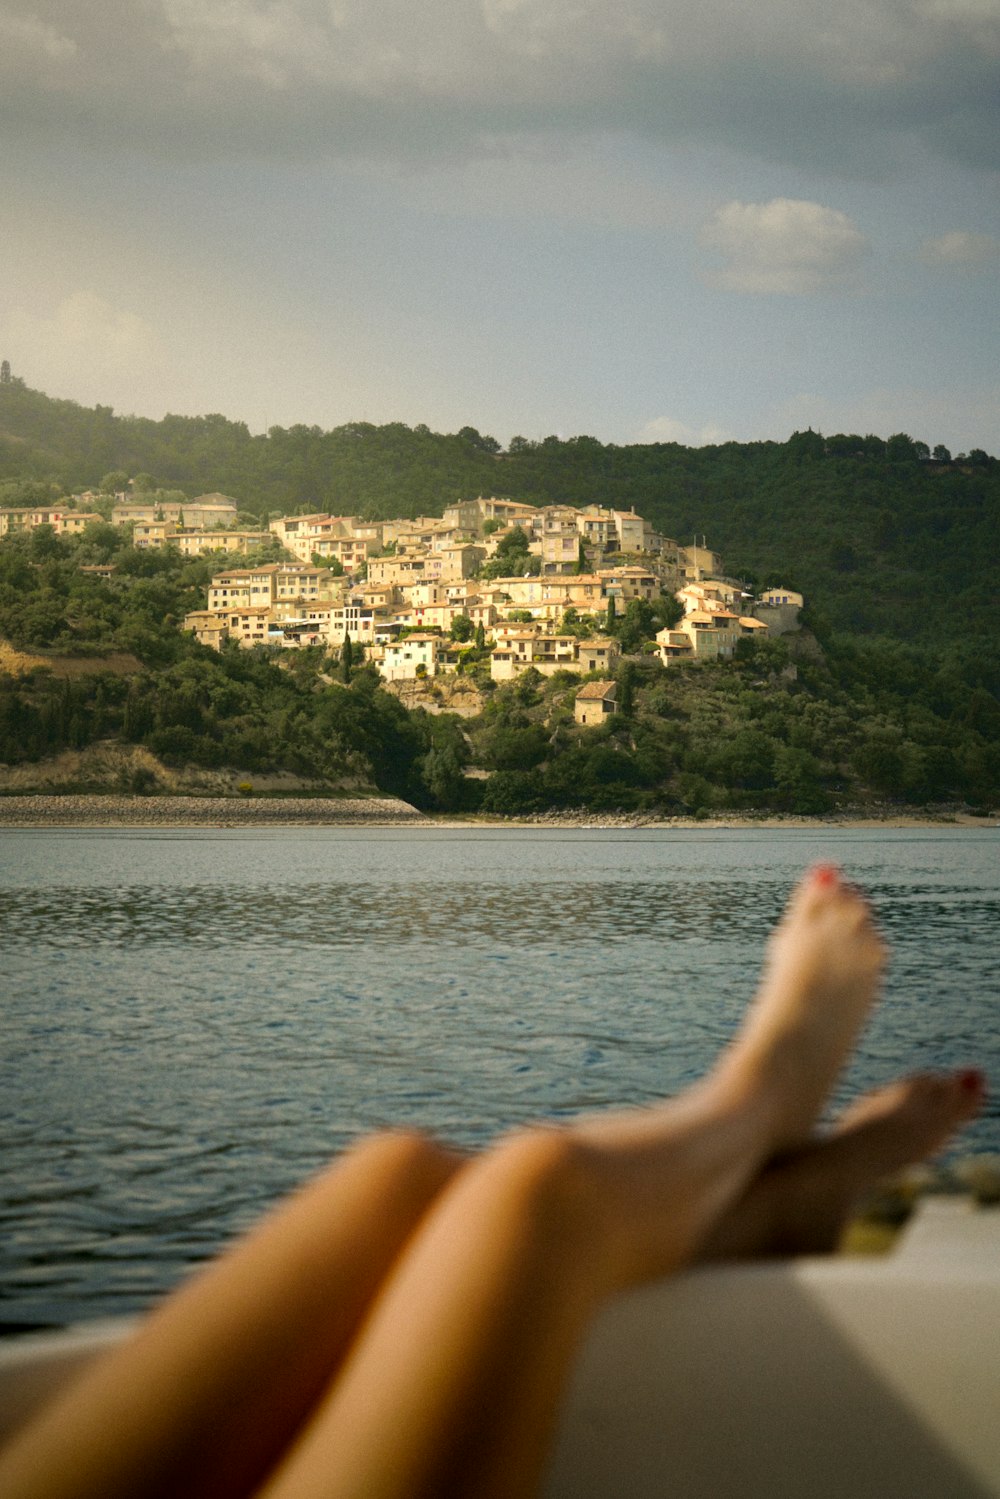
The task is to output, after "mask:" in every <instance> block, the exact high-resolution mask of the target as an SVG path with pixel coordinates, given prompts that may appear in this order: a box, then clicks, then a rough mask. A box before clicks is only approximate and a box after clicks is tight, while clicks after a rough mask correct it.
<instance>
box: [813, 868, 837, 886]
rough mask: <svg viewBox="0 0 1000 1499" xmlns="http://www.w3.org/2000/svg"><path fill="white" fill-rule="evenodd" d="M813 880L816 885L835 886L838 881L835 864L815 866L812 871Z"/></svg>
mask: <svg viewBox="0 0 1000 1499" xmlns="http://www.w3.org/2000/svg"><path fill="white" fill-rule="evenodd" d="M813 879H814V880H815V881H816V883H817V885H835V884H836V883H837V881H838V880H839V879H840V870H839V869H838V868H837V866H836V864H817V865H816V868H815V869H814V870H813Z"/></svg>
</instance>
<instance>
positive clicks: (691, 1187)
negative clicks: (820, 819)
mask: <svg viewBox="0 0 1000 1499" xmlns="http://www.w3.org/2000/svg"><path fill="white" fill-rule="evenodd" d="M882 960H883V950H882V945H881V943H880V941H879V939H878V937H877V936H876V934H875V932H874V929H873V927H872V925H871V920H870V915H869V912H868V908H867V906H866V905H865V903H864V902H863V901H862V899H861V898H860V896H858V895H857V894H856V893H855V892H854V891H853V890H851V889H850V887H848V886H846V885H844V884H843V883H842V882H841V881H840V880H839V878H838V877H837V876H836V874H835V873H834V872H833V871H829V870H819V871H816V872H814V873H813V875H811V876H810V877H808V878H807V879H806V881H804V882H803V885H802V886H801V887H800V889H799V890H798V891H797V893H796V895H795V897H794V898H793V900H792V902H791V904H790V907H789V912H788V914H787V915H786V917H785V919H784V921H783V922H782V924H781V927H780V928H779V929H778V932H777V933H776V935H775V938H774V940H773V941H772V945H771V950H770V957H769V962H768V965H767V967H766V969H765V975H764V979H763V982H762V985H761V988H760V991H759V993H758V995H757V998H756V1000H755V1002H754V1004H753V1006H752V1007H751V1011H750V1014H749V1016H748V1019H747V1022H746V1025H745V1026H744V1028H743V1030H742V1032H741V1033H740V1035H739V1036H738V1037H737V1039H736V1041H735V1042H734V1043H733V1045H732V1046H731V1047H730V1048H729V1050H728V1051H727V1052H726V1053H725V1054H724V1056H723V1058H722V1059H721V1061H720V1063H719V1065H718V1066H717V1067H716V1069H715V1070H714V1071H713V1073H712V1074H711V1075H710V1076H709V1077H708V1078H707V1079H705V1080H704V1081H703V1082H702V1083H700V1084H698V1085H697V1086H696V1087H694V1088H692V1089H691V1090H690V1091H689V1092H687V1093H686V1094H684V1095H683V1096H682V1097H681V1098H679V1099H677V1100H674V1101H671V1102H668V1103H665V1104H663V1105H660V1106H657V1107H654V1108H652V1109H641V1110H628V1111H625V1112H623V1113H619V1114H613V1115H599V1116H595V1117H593V1118H584V1119H583V1120H581V1121H579V1122H578V1123H577V1124H575V1125H573V1126H570V1127H569V1128H567V1129H564V1130H535V1131H529V1132H527V1133H525V1134H523V1135H521V1136H518V1137H515V1138H513V1139H511V1140H509V1141H507V1142H505V1143H503V1144H501V1145H500V1146H499V1147H497V1148H496V1149H495V1150H493V1151H491V1152H489V1153H488V1154H487V1155H486V1156H484V1157H482V1158H480V1159H479V1160H478V1161H476V1162H473V1163H471V1164H470V1165H468V1166H467V1167H466V1168H465V1169H464V1170H463V1171H462V1172H460V1173H459V1174H458V1175H457V1176H456V1177H455V1178H454V1179H453V1180H452V1182H451V1183H450V1185H449V1186H448V1187H447V1188H446V1189H445V1190H444V1191H443V1192H442V1193H441V1195H440V1196H439V1198H438V1199H437V1200H436V1202H435V1205H434V1208H433V1210H432V1211H431V1212H430V1213H428V1214H427V1216H426V1217H425V1219H424V1220H423V1222H422V1224H421V1225H420V1228H419V1229H418V1231H417V1232H416V1233H415V1234H414V1236H413V1239H412V1240H411V1241H410V1244H409V1246H408V1247H407V1250H406V1252H405V1254H404V1255H402V1256H401V1257H400V1259H399V1260H398V1261H397V1263H396V1265H395V1267H394V1268H393V1270H392V1272H391V1273H390V1275H389V1276H388V1277H387V1280H386V1283H385V1285H384V1287H383V1289H382V1292H381V1294H380V1296H379V1297H378V1298H377V1300H376V1302H375V1303H374V1306H373V1308H372V1312H371V1316H370V1318H369V1320H368V1322H367V1323H366V1325H365V1327H364V1328H363V1330H362V1332H361V1335H360V1337H359V1338H358V1339H357V1341H356V1343H355V1345H354V1347H353V1349H352V1351H351V1354H350V1356H349V1358H348V1360H347V1362H346V1363H345V1364H344V1366H343V1368H342V1369H341V1371H340V1374H339V1376H338V1378H337V1380H336V1381H335V1382H334V1383H333V1384H332V1386H331V1388H330V1391H329V1393H328V1396H327V1398H326V1399H325V1400H324V1401H323V1402H322V1403H321V1404H320V1405H319V1407H318V1408H317V1411H316V1413H315V1415H314V1417H313V1419H312V1420H311V1421H310V1422H309V1424H308V1426H307V1427H306V1428H305V1430H304V1431H303V1433H302V1435H301V1437H300V1439H299V1441H298V1442H297V1443H296V1444H295V1446H294V1447H293V1449H292V1451H291V1453H290V1454H289V1456H288V1458H287V1460H286V1462H285V1463H284V1464H282V1466H281V1467H280V1468H279V1470H278V1471H277V1473H276V1474H275V1476H274V1479H273V1480H272V1482H271V1483H269V1484H268V1485H266V1487H265V1489H264V1493H265V1494H266V1495H267V1496H268V1499H341V1496H348V1495H350V1496H357V1499H402V1496H406V1499H416V1496H425V1495H426V1496H431V1495H433V1496H435V1499H446V1496H449V1495H455V1496H458V1495H461V1496H464V1499H471V1496H513V1495H526V1494H530V1493H532V1492H533V1491H534V1489H535V1486H536V1485H537V1482H538V1480H539V1477H540V1474H541V1472H542V1469H543V1465H544V1460H545V1456H546V1453H547V1450H548V1443H549V1437H550V1432H551V1428H552V1425H553V1422H554V1419H555V1415H556V1411H557V1408H558V1400H559V1396H560V1394H561V1392H562V1389H563V1386H564V1383H565V1379H566V1376H567V1373H568V1370H569V1368H570V1365H571V1362H572V1359H573V1357H574V1354H575V1352H576V1349H577V1347H578V1344H579V1340H580V1338H581V1336H582V1333H583V1332H584V1330H585V1328H586V1326H587V1324H588V1322H589V1320H590V1318H591V1316H592V1315H593V1313H594V1311H595V1309H596V1308H597V1306H598V1305H599V1304H600V1303H601V1302H602V1301H603V1300H604V1299H605V1298H606V1297H608V1296H609V1295H611V1294H613V1293H614V1292H616V1291H619V1290H622V1289H624V1288H626V1287H628V1286H630V1285H634V1284H636V1283H638V1282H640V1281H642V1280H646V1279H649V1278H650V1277H653V1276H657V1275H662V1274H666V1273H669V1272H670V1271H671V1270H675V1269H677V1268H678V1267H679V1266H680V1265H682V1264H683V1263H685V1262H686V1261H687V1260H689V1259H690V1258H691V1256H692V1255H693V1253H694V1252H695V1250H696V1248H697V1246H698V1244H699V1242H700V1241H701V1240H702V1239H703V1238H704V1236H705V1235H706V1234H707V1233H708V1232H709V1231H710V1229H711V1227H712V1226H713V1225H714V1223H715V1222H717V1221H718V1219H719V1218H720V1216H721V1215H722V1214H723V1213H724V1212H725V1210H726V1209H727V1208H728V1207H729V1206H730V1204H732V1203H733V1202H734V1201H735V1200H736V1199H737V1198H738V1197H739V1196H740V1195H741V1193H742V1192H743V1191H745V1189H746V1187H747V1186H748V1184H749V1182H750V1180H751V1179H752V1177H753V1176H754V1175H755V1174H756V1173H757V1172H758V1171H759V1170H760V1169H761V1167H762V1166H763V1165H764V1163H765V1162H766V1161H767V1160H768V1159H769V1158H770V1157H771V1156H772V1155H773V1154H774V1153H775V1152H776V1151H780V1150H786V1149H788V1148H790V1147H792V1146H793V1145H797V1144H800V1143H801V1142H802V1140H803V1139H804V1137H805V1135H806V1134H807V1132H808V1131H809V1129H810V1128H811V1126H812V1124H813V1121H814V1119H815V1115H816V1113H817V1112H818V1110H819V1108H820V1107H821V1105H822V1103H823V1101H824V1099H825V1097H826V1095H827V1093H828V1091H829V1089H830V1087H831V1085H832V1083H833V1080H834V1078H835V1076H836V1074H837V1073H838V1072H839V1070H840V1067H841V1065H842V1063H843V1062H844V1060H845V1058H846V1056H847V1054H848V1052H849V1050H850V1047H851V1045H852V1043H853V1041H854V1038H855V1036H856V1034H857V1031H858V1029H859V1027H860V1025H861V1023H862V1022H863V1020H864V1018H865V1016H866V1014H867V1012H868V1009H869V1007H870V1005H871V1003H872V1001H873V999H874V996H875V992H876V989H877V986H878V981H879V977H880V972H881V967H882Z"/></svg>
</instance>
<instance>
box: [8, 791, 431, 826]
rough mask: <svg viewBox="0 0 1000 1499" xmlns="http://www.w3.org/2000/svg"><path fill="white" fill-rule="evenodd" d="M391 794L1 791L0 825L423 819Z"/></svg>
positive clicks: (373, 823) (370, 822)
mask: <svg viewBox="0 0 1000 1499" xmlns="http://www.w3.org/2000/svg"><path fill="white" fill-rule="evenodd" d="M426 820H427V819H426V818H425V817H424V815H423V813H422V812H418V811H417V809H416V807H411V806H410V805H409V803H408V802H402V801H398V800H397V799H396V798H395V797H391V796H376V797H353V798H348V797H318V796H315V797H314V796H303V797H290V796H289V797H284V796H282V797H264V796H246V797H235V796H0V827H13V828H30V827H131V828H144V827H168V828H184V827H225V828H235V827H260V826H262V825H265V826H266V825H272V826H287V825H288V824H290V823H299V824H305V825H311V826H324V825H326V826H341V825H345V824H351V823H359V824H360V823H364V824H365V826H367V827H378V826H380V825H383V824H384V825H386V826H391V825H396V824H399V823H422V822H426Z"/></svg>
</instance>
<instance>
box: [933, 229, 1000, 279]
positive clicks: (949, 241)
mask: <svg viewBox="0 0 1000 1499" xmlns="http://www.w3.org/2000/svg"><path fill="white" fill-rule="evenodd" d="M920 253H921V257H922V259H924V260H926V261H927V263H928V265H935V266H941V267H944V268H950V267H956V268H958V269H960V270H979V269H981V268H985V267H987V266H992V265H995V264H996V262H997V261H998V260H1000V239H998V238H997V236H996V235H995V234H976V233H973V232H972V231H971V230H968V229H952V230H951V231H950V232H949V233H948V234H939V235H938V236H937V237H936V238H934V239H926V240H924V242H923V244H922V245H921V247H920Z"/></svg>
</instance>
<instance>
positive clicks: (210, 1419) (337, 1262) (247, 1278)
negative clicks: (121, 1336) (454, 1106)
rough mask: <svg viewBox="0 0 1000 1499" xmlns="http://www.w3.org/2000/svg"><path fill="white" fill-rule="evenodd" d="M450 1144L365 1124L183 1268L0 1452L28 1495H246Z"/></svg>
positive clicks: (412, 1222) (339, 1343) (128, 1498)
mask: <svg viewBox="0 0 1000 1499" xmlns="http://www.w3.org/2000/svg"><path fill="white" fill-rule="evenodd" d="M462 1159H463V1158H462V1157H461V1156H458V1155H456V1154H453V1153H451V1152H448V1151H444V1150H442V1149H440V1148H439V1147H438V1146H436V1145H434V1144H432V1143H431V1142H430V1141H427V1140H424V1139H422V1138H421V1137H419V1136H414V1135H405V1134H387V1135H379V1136H375V1137H373V1138H372V1139H370V1140H367V1141H365V1142H364V1143H362V1144H361V1145H359V1146H356V1147H355V1148H354V1149H352V1150H350V1151H348V1152H347V1154H346V1155H345V1156H343V1157H342V1158H341V1159H340V1160H339V1161H338V1162H337V1163H336V1164H335V1165H334V1166H333V1167H332V1168H331V1169H330V1170H328V1171H325V1172H324V1173H323V1174H322V1175H321V1176H319V1177H318V1178H317V1179H316V1180H314V1181H312V1182H310V1183H308V1184H307V1185H306V1186H305V1187H304V1188H302V1189H300V1191H298V1192H297V1193H296V1194H295V1195H294V1196H293V1197H292V1198H290V1199H289V1200H288V1201H287V1202H286V1203H285V1204H284V1205H283V1206H282V1207H280V1208H279V1209H278V1210H277V1211H276V1212H275V1213H273V1214H271V1215H270V1216H269V1217H268V1218H266V1219H265V1220H264V1221H263V1223H262V1224H261V1225H260V1226H259V1227H258V1228H257V1229H256V1230H255V1231H254V1232H253V1233H251V1234H250V1235H249V1236H248V1237H247V1238H246V1239H245V1240H244V1241H243V1242H241V1243H240V1244H239V1245H237V1246H236V1248H235V1249H234V1250H232V1251H230V1252H229V1253H228V1254H226V1255H224V1256H223V1257H222V1258H221V1259H219V1260H217V1261H215V1262H214V1263H213V1264H211V1265H210V1266H208V1267H207V1268H206V1269H205V1270H203V1271H202V1272H200V1273H199V1274H197V1275H196V1276H195V1277H194V1278H193V1279H192V1280H191V1281H190V1282H189V1283H188V1284H187V1285H186V1286H185V1287H183V1288H182V1289H181V1290H180V1291H179V1292H177V1293H176V1294H175V1295H173V1296H172V1297H171V1298H170V1299H169V1300H168V1301H166V1302H165V1303H164V1305H163V1306H162V1307H161V1308H160V1309H159V1310H158V1311H157V1312H155V1313H154V1314H153V1315H152V1316H151V1317H150V1318H149V1320H148V1321H147V1322H146V1323H145V1324H144V1325H143V1327H142V1328H141V1330H140V1331H139V1333H138V1334H137V1335H136V1336H135V1337H134V1338H132V1339H131V1340H130V1341H129V1342H128V1343H126V1344H124V1345H122V1347H121V1348H119V1349H116V1350H115V1351H114V1353H112V1354H110V1355H108V1356H106V1357H105V1358H103V1359H102V1360H101V1361H100V1363H99V1364H98V1365H96V1366H95V1368H94V1369H93V1370H92V1371H91V1372H90V1373H89V1374H88V1375H86V1376H84V1378H83V1379H82V1380H81V1381H80V1382H79V1384H77V1385H75V1386H74V1387H72V1388H71V1389H70V1390H69V1391H68V1392H67V1395H66V1396H65V1397H64V1398H61V1399H59V1400H57V1401H56V1402H55V1404H54V1405H53V1406H52V1407H51V1408H50V1409H49V1410H47V1411H46V1412H44V1413H43V1414H42V1416H41V1417H40V1418H39V1419H38V1420H37V1421H36V1422H35V1423H34V1424H33V1425H31V1426H30V1427H29V1428H28V1430H27V1431H26V1432H25V1433H24V1435H23V1437H22V1438H21V1439H20V1440H15V1442H14V1443H13V1444H12V1446H11V1448H10V1449H9V1450H8V1452H7V1453H5V1454H4V1455H3V1456H2V1457H0V1491H2V1492H3V1494H4V1495H10V1496H15V1495H16V1496H25V1499H27V1496H38V1499H69V1496H78V1499H116V1496H121V1499H137V1496H140V1495H141V1496H152V1495H160V1494H163V1495H171V1496H181V1495H183V1496H184V1499H198V1496H202V1495H203V1496H205V1499H227V1496H230V1495H233V1496H235V1495H242V1494H249V1493H252V1492H253V1490H254V1489H256V1487H257V1486H258V1484H259V1483H260V1481H261V1480H262V1478H263V1477H264V1475H265V1474H266V1473H267V1472H268V1471H269V1470H270V1468H271V1466H272V1465H273V1463H274V1462H275V1461H276V1459H277V1458H278V1456H279V1454H280V1453H281V1452H282V1451H283V1449H284V1448H285V1447H286V1445H287V1444H288V1442H289V1441H290V1440H291V1438H292V1436H293V1434H294V1432H295V1431H296V1429H297V1428H298V1426H299V1424H300V1423H301V1421H302V1420H303V1419H304V1417H305V1415H306V1414H307V1413H308V1411H309V1410H310V1408H311V1407H312V1405H313V1404H314V1402H315V1401H316V1399H317V1398H318V1397H319V1395H320V1393H321V1392H322V1390H323V1388H324V1387H325V1385H326V1384H327V1382H328V1381H329V1379H330V1378H331V1377H332V1376H333V1375H334V1374H335V1372H336V1370H337V1368H338V1366H339V1364H340V1361H341V1360H342V1358H343V1356H344V1353H345V1351H346V1349H347V1347H348V1346H349V1344H350V1343H351V1341H352V1339H353V1338H354V1337H355V1335H356V1333H357V1330H358V1327H359V1325H360V1323H361V1321H362V1320H363V1318H364V1316H365V1314H366V1312H367V1309H368V1305H369V1303H370V1301H371V1299H372V1297H373V1295H374V1294H375V1292H376V1290H377V1289H378V1286H379V1284H380V1283H381V1281H382V1280H383V1279H384V1277H385V1276H386V1275H387V1274H388V1272H389V1270H390V1268H391V1266H392V1264H393V1261H394V1260H395V1259H396V1257H397V1256H398V1254H399V1253H400V1251H401V1249H402V1247H403V1246H404V1244H405V1243H406V1241H407V1239H408V1238H409V1237H410V1235H411V1234H412V1232H413V1230H414V1228H415V1227H416V1225H417V1223H418V1222H419V1221H420V1219H421V1217H422V1216H423V1214H424V1213H425V1212H426V1210H427V1208H428V1206H429V1204H430V1203H432V1202H433V1200H434V1198H435V1197H436V1195H437V1193H438V1192H439V1191H440V1189H441V1187H442V1186H443V1185H444V1183H445V1182H446V1181H447V1180H448V1179H449V1178H450V1177H451V1175H452V1174H453V1173H454V1172H455V1171H456V1170H457V1169H458V1168H459V1166H460V1164H461V1162H462Z"/></svg>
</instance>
